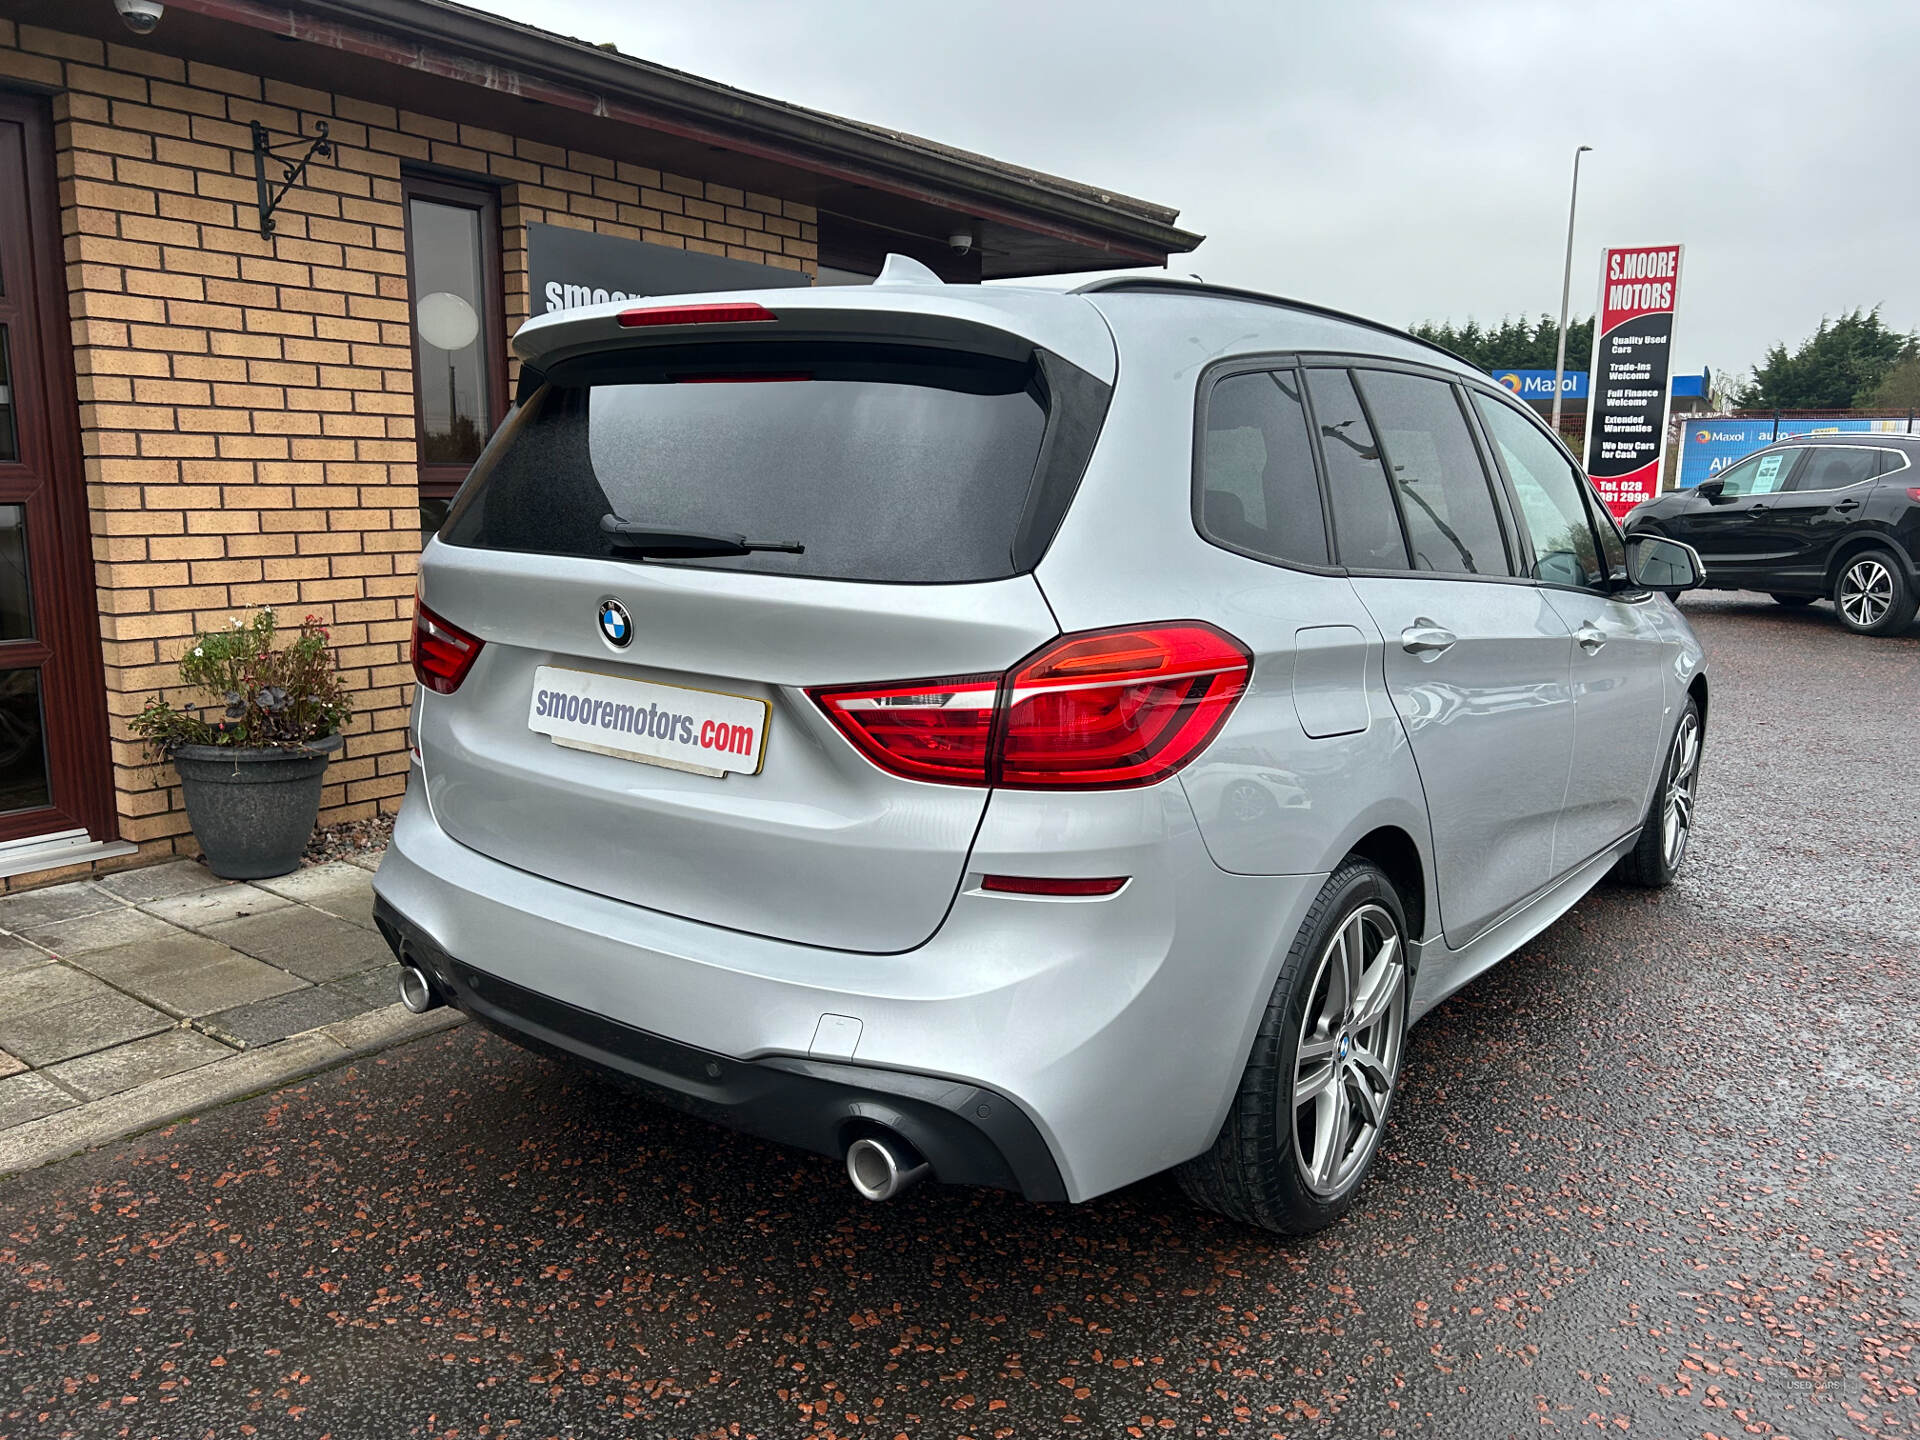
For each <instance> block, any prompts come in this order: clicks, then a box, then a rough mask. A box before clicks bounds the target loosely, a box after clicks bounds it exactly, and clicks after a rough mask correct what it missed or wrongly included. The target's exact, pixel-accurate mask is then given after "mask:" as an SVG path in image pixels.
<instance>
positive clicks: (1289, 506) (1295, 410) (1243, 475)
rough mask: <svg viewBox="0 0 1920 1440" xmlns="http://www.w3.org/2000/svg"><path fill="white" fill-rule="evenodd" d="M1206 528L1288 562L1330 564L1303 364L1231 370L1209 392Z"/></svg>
mask: <svg viewBox="0 0 1920 1440" xmlns="http://www.w3.org/2000/svg"><path fill="white" fill-rule="evenodd" d="M1199 519H1200V533H1201V534H1202V535H1204V536H1206V537H1207V538H1208V539H1209V540H1213V541H1215V542H1217V543H1219V544H1222V545H1225V546H1228V547H1230V548H1231V549H1234V550H1239V551H1242V552H1244V553H1246V554H1249V555H1254V556H1257V557H1259V558H1261V559H1265V560H1277V561H1280V562H1281V563H1283V564H1302V565H1325V564H1326V563H1327V528H1326V520H1325V518H1324V516H1323V514H1322V512H1321V506H1320V480H1319V476H1318V475H1317V474H1316V473H1315V471H1314V465H1313V442H1312V441H1311V439H1310V438H1309V437H1308V435H1307V414H1306V408H1305V406H1304V405H1303V404H1302V403H1301V398H1300V375H1299V372H1298V371H1295V370H1270V371H1269V370H1261V371H1255V372H1252V373H1249V374H1245V375H1229V376H1227V377H1226V378H1225V379H1223V380H1221V381H1220V382H1219V383H1218V384H1216V385H1215V386H1214V387H1213V389H1212V390H1211V391H1209V392H1208V394H1207V405H1206V428H1205V430H1204V431H1203V432H1202V434H1201V438H1200V516H1199Z"/></svg>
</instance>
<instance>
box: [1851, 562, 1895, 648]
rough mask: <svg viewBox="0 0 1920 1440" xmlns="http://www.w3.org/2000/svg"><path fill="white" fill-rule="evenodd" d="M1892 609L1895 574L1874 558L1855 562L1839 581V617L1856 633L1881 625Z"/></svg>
mask: <svg viewBox="0 0 1920 1440" xmlns="http://www.w3.org/2000/svg"><path fill="white" fill-rule="evenodd" d="M1892 606H1893V572H1892V571H1890V570H1888V569H1887V567H1886V566H1885V565H1884V564H1882V563H1881V562H1880V561H1878V560H1876V559H1874V558H1873V557H1872V556H1870V555H1869V556H1867V557H1866V558H1865V559H1862V560H1856V561H1855V562H1854V563H1853V564H1852V565H1850V566H1848V567H1847V573H1846V574H1845V575H1843V576H1841V577H1840V613H1841V614H1843V615H1845V616H1846V617H1847V619H1848V621H1849V622H1851V623H1852V625H1853V626H1854V628H1855V629H1857V630H1866V629H1870V628H1871V627H1873V626H1875V625H1878V624H1879V623H1880V620H1881V617H1882V616H1884V615H1885V614H1886V613H1887V611H1888V610H1889V609H1891V608H1892Z"/></svg>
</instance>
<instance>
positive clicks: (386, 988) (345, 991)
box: [326, 962, 400, 1010]
mask: <svg viewBox="0 0 1920 1440" xmlns="http://www.w3.org/2000/svg"><path fill="white" fill-rule="evenodd" d="M326 988H327V989H329V990H331V991H333V992H334V994H336V995H345V996H346V997H347V998H348V999H350V1000H354V1001H357V1002H358V1003H359V1006H360V1008H361V1009H362V1010H384V1009H385V1008H386V1007H387V1006H389V1005H392V1004H394V1003H395V1002H396V1000H397V999H398V997H399V994H400V967H399V966H398V965H395V964H392V963H391V962H389V963H388V964H385V965H382V966H380V967H379V968H378V969H377V970H362V971H361V972H360V973H359V974H358V975H349V976H347V977H346V979H344V980H335V981H334V982H333V983H332V984H330V985H328V986H327V987H326Z"/></svg>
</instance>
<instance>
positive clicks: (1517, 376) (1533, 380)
mask: <svg viewBox="0 0 1920 1440" xmlns="http://www.w3.org/2000/svg"><path fill="white" fill-rule="evenodd" d="M1490 373H1491V374H1492V376H1493V378H1494V381H1495V383H1497V384H1500V385H1504V386H1506V387H1507V389H1509V390H1511V391H1512V392H1513V393H1514V394H1516V395H1518V396H1519V397H1520V398H1521V399H1522V400H1551V399H1553V371H1551V370H1494V371H1491V372H1490ZM1560 378H1561V381H1562V384H1561V387H1560V398H1561V399H1562V400H1584V399H1586V398H1587V372H1586V371H1584V370H1569V371H1567V373H1566V374H1565V375H1563V376H1561V377H1560Z"/></svg>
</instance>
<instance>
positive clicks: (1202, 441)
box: [1188, 353, 1347, 575]
mask: <svg viewBox="0 0 1920 1440" xmlns="http://www.w3.org/2000/svg"><path fill="white" fill-rule="evenodd" d="M1281 373H1291V374H1292V375H1293V377H1294V383H1295V384H1296V385H1297V386H1298V387H1299V390H1300V408H1301V410H1302V412H1303V413H1304V414H1305V416H1306V422H1307V442H1308V443H1307V450H1308V453H1309V454H1310V455H1311V456H1312V459H1313V480H1314V487H1315V489H1316V490H1317V491H1318V493H1319V496H1320V526H1321V530H1322V531H1323V532H1324V535H1325V539H1326V546H1327V555H1328V557H1329V559H1330V561H1331V563H1329V564H1326V565H1315V564H1313V563H1311V562H1310V561H1306V560H1282V559H1280V558H1278V557H1277V556H1273V555H1261V554H1257V553H1255V552H1254V551H1252V550H1248V549H1245V548H1244V547H1242V546H1239V545H1235V544H1234V543H1233V542H1232V541H1230V540H1222V539H1219V538H1217V537H1215V536H1213V535H1211V534H1209V533H1208V532H1207V525H1206V517H1205V515H1204V513H1203V500H1204V496H1205V494H1206V483H1207V474H1206V453H1205V452H1206V443H1207V407H1208V406H1209V405H1210V404H1212V402H1213V392H1214V389H1215V387H1217V386H1218V385H1219V384H1220V383H1221V382H1222V381H1225V380H1231V379H1233V378H1235V377H1236V376H1240V375H1268V376H1272V375H1276V374H1281ZM1317 434H1318V426H1317V424H1316V423H1315V421H1314V416H1313V397H1312V396H1311V395H1309V394H1308V393H1307V384H1306V376H1305V374H1304V373H1303V372H1302V369H1301V365H1300V357H1299V356H1298V355H1296V354H1292V353H1278V354H1270V355H1235V356H1232V357H1231V358H1229V359H1225V360H1220V361H1216V362H1215V363H1214V364H1213V365H1211V366H1209V367H1208V368H1207V370H1206V371H1205V372H1204V373H1202V375H1201V376H1200V383H1199V385H1198V386H1197V387H1196V389H1195V395H1194V409H1193V466H1192V468H1193V480H1192V483H1191V485H1190V486H1189V493H1188V510H1189V512H1190V514H1191V516H1192V520H1193V530H1194V533H1195V534H1196V535H1198V536H1199V537H1200V538H1201V539H1202V540H1204V541H1205V542H1206V543H1207V544H1209V545H1211V546H1213V547H1214V548H1215V549H1219V550H1225V551H1227V552H1228V553H1229V554H1232V555H1239V556H1241V557H1243V558H1244V559H1248V560H1257V561H1259V562H1260V563H1261V564H1262V565H1272V566H1274V567H1275V568H1276V569H1280V570H1297V571H1299V572H1300V573H1302V574H1305V575H1345V574H1346V573H1347V567H1346V566H1344V565H1342V564H1341V563H1340V552H1339V550H1338V549H1337V548H1335V545H1334V538H1333V512H1332V509H1331V507H1330V502H1331V498H1332V497H1331V496H1329V495H1328V493H1327V471H1326V465H1325V463H1324V462H1323V461H1322V460H1321V458H1320V447H1319V445H1318V444H1317V443H1315V437H1316V436H1317Z"/></svg>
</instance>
